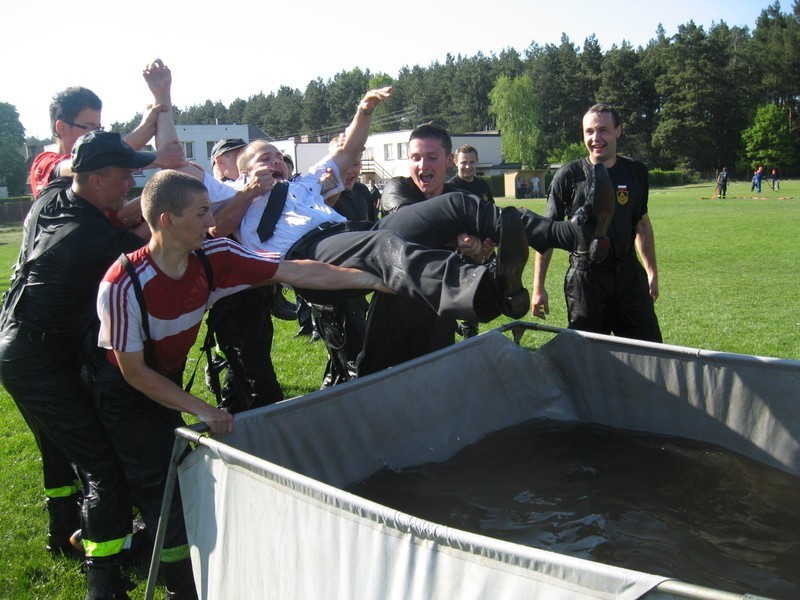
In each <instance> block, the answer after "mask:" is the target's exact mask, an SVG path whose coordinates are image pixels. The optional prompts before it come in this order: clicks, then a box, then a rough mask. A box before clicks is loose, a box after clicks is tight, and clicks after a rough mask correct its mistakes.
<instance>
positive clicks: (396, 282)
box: [287, 192, 575, 322]
mask: <svg viewBox="0 0 800 600" xmlns="http://www.w3.org/2000/svg"><path fill="white" fill-rule="evenodd" d="M522 217H523V223H524V225H525V229H526V232H527V234H528V241H529V243H530V245H531V246H533V247H534V248H536V249H537V250H539V249H541V250H546V249H547V248H549V247H551V246H552V247H559V248H567V249H570V250H571V249H574V246H575V234H574V232H573V230H572V226H571V224H570V223H568V222H561V223H554V222H552V221H550V220H548V219H545V218H543V217H540V216H538V215H535V214H534V213H531V212H530V211H526V212H525V213H523V214H522ZM460 233H469V234H472V235H477V236H479V237H480V238H482V239H483V238H490V239H492V240H493V241H495V242H498V241H499V240H500V208H498V207H497V206H495V205H494V204H489V203H488V202H483V201H481V200H479V199H478V198H476V197H474V196H471V195H465V194H462V193H460V192H453V193H449V194H444V195H442V196H438V197H436V198H431V199H430V200H426V201H425V202H419V203H417V204H412V205H410V206H405V207H403V208H402V209H401V210H398V211H397V212H395V213H392V214H391V215H388V216H386V217H384V218H382V219H380V220H379V221H378V222H377V223H375V224H374V225H373V224H372V223H371V222H369V221H364V222H347V223H337V224H333V225H332V226H331V227H329V228H327V229H320V230H318V231H313V232H311V233H309V234H306V235H305V236H304V237H303V238H301V239H300V240H299V241H298V242H297V243H296V244H295V245H294V246H293V247H292V248H291V249H290V251H289V253H288V254H287V257H288V258H311V259H315V260H319V261H322V262H327V263H331V264H335V265H340V266H344V267H353V268H357V269H361V270H363V271H367V272H369V273H372V274H374V275H377V276H379V277H381V278H382V279H383V280H384V281H385V282H386V283H387V284H388V285H389V287H391V288H392V289H393V290H395V291H396V292H397V293H398V295H402V296H404V297H406V298H411V299H413V300H415V301H417V302H422V303H424V304H426V305H427V306H428V307H430V308H431V309H432V310H433V311H435V312H436V313H438V314H439V315H442V316H448V317H452V318H457V319H473V320H474V319H477V320H479V321H484V322H486V321H490V320H492V319H494V318H495V317H497V316H498V314H499V310H498V309H497V307H496V306H491V305H490V304H491V303H490V302H489V301H488V300H487V298H488V296H489V293H488V292H489V289H488V282H487V281H484V279H485V278H486V275H487V274H488V271H487V269H486V267H484V266H482V265H473V264H468V263H464V262H463V261H461V259H460V257H459V256H458V255H456V254H455V253H454V252H451V251H449V250H444V249H443V248H446V247H447V246H448V245H452V244H453V242H454V241H455V240H456V237H457V236H458V234H460ZM301 294H302V295H303V296H305V297H306V298H307V299H308V300H310V301H311V302H317V303H320V304H324V303H326V302H330V301H331V296H326V295H325V294H324V293H323V294H319V293H315V292H312V291H306V290H301ZM315 298H316V299H315Z"/></svg>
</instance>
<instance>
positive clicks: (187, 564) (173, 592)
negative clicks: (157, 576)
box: [161, 558, 197, 600]
mask: <svg viewBox="0 0 800 600" xmlns="http://www.w3.org/2000/svg"><path fill="white" fill-rule="evenodd" d="M161 566H162V567H163V569H164V583H165V584H166V586H167V598H169V599H170V600H197V588H196V587H195V585H194V573H193V572H192V561H191V559H188V558H185V559H183V560H179V561H178V562H171V563H161Z"/></svg>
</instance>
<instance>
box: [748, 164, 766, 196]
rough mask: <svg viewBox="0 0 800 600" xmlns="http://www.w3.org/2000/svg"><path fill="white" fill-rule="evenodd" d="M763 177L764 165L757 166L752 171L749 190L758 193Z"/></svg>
mask: <svg viewBox="0 0 800 600" xmlns="http://www.w3.org/2000/svg"><path fill="white" fill-rule="evenodd" d="M763 179H764V167H758V168H757V169H756V170H755V171H754V172H753V182H752V184H751V185H750V191H751V192H752V191H753V190H756V191H757V192H758V193H759V194H760V193H761V181H762V180H763Z"/></svg>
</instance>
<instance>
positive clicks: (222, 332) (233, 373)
mask: <svg viewBox="0 0 800 600" xmlns="http://www.w3.org/2000/svg"><path fill="white" fill-rule="evenodd" d="M272 293H273V289H272V287H271V286H265V287H259V288H251V289H248V290H245V291H243V292H238V293H236V294H233V295H231V296H226V297H225V298H222V299H220V300H218V301H217V302H216V303H215V304H214V306H212V307H211V310H210V311H209V313H208V322H209V323H210V324H211V325H212V327H213V329H214V334H215V335H216V339H217V345H218V346H219V348H220V350H221V351H222V353H223V354H224V355H225V358H226V360H227V362H228V371H227V373H226V376H225V382H224V385H223V386H222V404H221V405H220V408H225V409H226V410H227V411H228V412H230V413H234V414H235V413H238V412H242V411H243V410H248V409H250V408H258V407H260V406H266V405H267V404H272V403H273V402H278V401H280V400H283V390H282V389H281V386H280V384H279V383H278V376H277V375H276V374H275V367H274V366H273V364H272V356H271V352H272V337H273V334H274V327H273V324H272V316H271V314H270V302H271V295H272Z"/></svg>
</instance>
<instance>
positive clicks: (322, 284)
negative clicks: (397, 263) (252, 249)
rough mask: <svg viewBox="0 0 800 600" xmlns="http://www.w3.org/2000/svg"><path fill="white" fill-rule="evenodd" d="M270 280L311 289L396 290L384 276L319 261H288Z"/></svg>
mask: <svg viewBox="0 0 800 600" xmlns="http://www.w3.org/2000/svg"><path fill="white" fill-rule="evenodd" d="M264 283H265V284H266V283H288V284H289V285H291V286H293V287H298V288H305V289H308V290H375V291H378V292H387V293H390V294H391V293H393V292H392V289H391V288H389V287H388V286H387V285H386V284H385V283H384V282H383V280H381V278H380V277H377V276H376V275H373V274H372V273H367V272H365V271H359V270H358V269H350V268H347V267H337V266H334V265H329V264H327V263H321V262H317V261H315V260H284V261H282V262H281V263H280V264H279V265H278V270H277V271H276V272H275V275H274V276H273V277H272V278H271V279H269V280H268V281H265V282H264Z"/></svg>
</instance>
